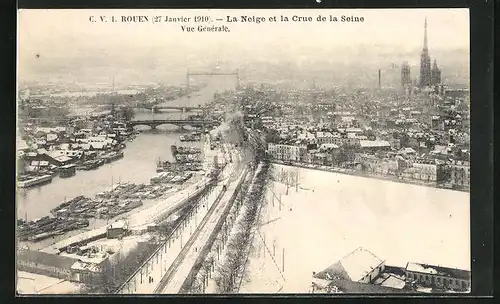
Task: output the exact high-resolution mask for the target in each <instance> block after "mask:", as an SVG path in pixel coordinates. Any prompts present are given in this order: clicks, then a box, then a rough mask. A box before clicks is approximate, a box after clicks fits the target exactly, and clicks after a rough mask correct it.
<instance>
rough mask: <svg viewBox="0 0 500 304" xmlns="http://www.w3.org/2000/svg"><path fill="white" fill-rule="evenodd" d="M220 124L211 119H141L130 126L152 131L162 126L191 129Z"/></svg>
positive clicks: (133, 121)
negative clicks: (188, 127) (146, 127)
mask: <svg viewBox="0 0 500 304" xmlns="http://www.w3.org/2000/svg"><path fill="white" fill-rule="evenodd" d="M218 124H219V122H218V121H216V120H209V119H141V120H132V121H131V122H130V123H129V125H130V126H132V127H135V126H139V125H140V126H149V127H151V128H152V129H156V127H158V126H160V125H175V126H178V127H184V126H191V127H201V128H205V127H214V126H216V125H218Z"/></svg>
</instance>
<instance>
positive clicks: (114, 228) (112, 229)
mask: <svg viewBox="0 0 500 304" xmlns="http://www.w3.org/2000/svg"><path fill="white" fill-rule="evenodd" d="M127 229H128V227H127V223H126V222H125V221H123V220H121V221H116V222H114V223H112V224H111V225H109V226H108V227H107V229H106V237H107V238H108V239H116V238H119V237H120V236H123V235H125V234H126V233H127Z"/></svg>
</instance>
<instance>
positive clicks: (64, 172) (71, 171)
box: [59, 165, 76, 178]
mask: <svg viewBox="0 0 500 304" xmlns="http://www.w3.org/2000/svg"><path fill="white" fill-rule="evenodd" d="M75 174H76V166H75V165H66V166H62V167H60V168H59V177H62V178H65V177H71V176H73V175H75Z"/></svg>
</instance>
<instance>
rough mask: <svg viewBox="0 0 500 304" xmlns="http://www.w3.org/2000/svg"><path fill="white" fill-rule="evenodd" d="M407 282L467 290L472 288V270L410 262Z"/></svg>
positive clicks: (407, 270) (439, 287)
mask: <svg viewBox="0 0 500 304" xmlns="http://www.w3.org/2000/svg"><path fill="white" fill-rule="evenodd" d="M405 272H406V282H407V283H418V284H421V285H423V286H426V287H434V288H438V289H452V290H458V291H466V290H468V289H469V288H470V280H471V276H470V271H466V270H461V269H454V268H447V267H441V266H434V265H428V264H421V263H413V262H408V263H407V264H406V269H405Z"/></svg>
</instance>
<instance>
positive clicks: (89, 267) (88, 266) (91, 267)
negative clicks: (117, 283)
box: [71, 261, 100, 272]
mask: <svg viewBox="0 0 500 304" xmlns="http://www.w3.org/2000/svg"><path fill="white" fill-rule="evenodd" d="M71 269H72V270H86V271H90V272H99V270H100V269H99V267H98V266H97V265H96V264H94V263H86V262H82V261H76V262H75V263H74V264H73V265H72V266H71Z"/></svg>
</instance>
